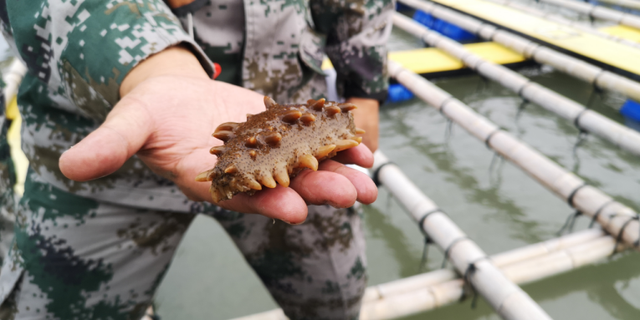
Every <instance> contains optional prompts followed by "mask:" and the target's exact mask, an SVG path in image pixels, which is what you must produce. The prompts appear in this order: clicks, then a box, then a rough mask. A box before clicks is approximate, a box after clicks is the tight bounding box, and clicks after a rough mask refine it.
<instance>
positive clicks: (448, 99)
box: [438, 96, 455, 119]
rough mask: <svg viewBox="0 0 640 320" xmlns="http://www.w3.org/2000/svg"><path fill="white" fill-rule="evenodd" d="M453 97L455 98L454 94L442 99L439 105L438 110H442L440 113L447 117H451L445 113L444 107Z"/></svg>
mask: <svg viewBox="0 0 640 320" xmlns="http://www.w3.org/2000/svg"><path fill="white" fill-rule="evenodd" d="M453 99H455V98H454V97H453V96H449V97H447V98H446V99H444V101H442V103H441V104H440V105H439V106H438V111H439V112H440V114H442V115H443V116H444V117H445V118H447V119H449V117H447V115H446V114H444V107H446V106H447V104H448V103H449V102H450V101H451V100H453Z"/></svg>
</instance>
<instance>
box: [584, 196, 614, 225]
mask: <svg viewBox="0 0 640 320" xmlns="http://www.w3.org/2000/svg"><path fill="white" fill-rule="evenodd" d="M614 202H616V201H615V200H613V199H611V200H609V201H607V202H605V203H604V204H603V205H601V206H600V208H598V210H596V213H594V214H593V217H592V218H591V222H590V223H589V229H591V228H592V227H593V226H594V224H595V223H596V221H598V217H599V216H600V213H602V210H604V208H606V207H607V206H608V205H610V204H612V203H614Z"/></svg>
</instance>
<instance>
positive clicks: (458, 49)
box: [393, 13, 640, 156]
mask: <svg viewBox="0 0 640 320" xmlns="http://www.w3.org/2000/svg"><path fill="white" fill-rule="evenodd" d="M393 24H394V26H396V27H399V28H401V29H403V30H405V31H407V32H409V33H411V34H413V35H415V36H417V37H419V38H421V39H422V40H424V41H425V42H426V43H427V44H429V45H431V46H433V47H437V48H439V49H441V50H443V51H445V52H447V53H448V54H450V55H452V56H454V57H456V58H458V59H460V60H462V62H464V64H465V65H466V66H468V67H469V68H471V69H473V70H476V71H477V72H478V73H480V74H481V75H483V76H485V77H487V78H489V79H491V80H493V81H496V82H498V83H500V84H501V85H502V86H504V87H505V88H508V89H509V90H511V91H513V92H515V93H517V94H519V95H521V96H522V97H523V98H525V99H527V100H529V101H531V102H533V103H535V104H538V105H540V106H541V107H543V108H545V109H547V110H549V111H551V112H553V113H555V114H557V115H559V116H561V117H563V118H565V119H567V120H569V121H571V122H572V123H574V124H575V125H577V126H578V128H580V129H581V130H585V131H587V132H590V133H593V134H595V135H597V136H599V137H601V138H603V139H605V140H608V141H609V142H611V143H613V144H614V145H616V146H618V147H620V148H622V149H624V150H627V151H629V152H631V153H633V154H635V155H637V156H640V133H639V132H638V131H635V130H633V129H629V128H627V127H625V126H623V125H621V124H619V123H617V122H615V121H613V120H611V119H609V118H607V117H605V116H603V115H601V114H599V113H597V112H595V111H592V110H588V109H587V108H585V107H584V106H582V105H580V104H579V103H577V102H575V101H573V100H571V99H568V98H566V97H564V96H562V95H560V94H558V93H556V92H554V91H551V90H549V89H547V88H545V87H543V86H541V85H539V84H537V83H533V82H531V80H529V79H527V78H525V77H523V76H522V75H520V74H518V73H517V72H515V71H512V70H510V69H509V68H506V67H504V66H501V65H499V64H496V63H493V62H490V61H487V60H485V59H483V58H481V57H480V56H478V55H476V54H474V53H472V52H471V51H469V50H467V49H466V48H465V47H464V46H462V45H461V44H459V43H457V42H455V41H453V40H451V39H449V38H447V37H444V36H442V35H441V34H439V33H437V32H435V31H431V30H429V29H427V28H426V27H424V26H423V25H421V24H419V23H418V22H416V21H414V20H412V19H410V18H407V17H405V16H403V15H401V14H399V13H395V15H394V16H393Z"/></svg>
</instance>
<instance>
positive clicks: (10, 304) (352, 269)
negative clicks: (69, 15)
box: [0, 172, 366, 319]
mask: <svg viewBox="0 0 640 320" xmlns="http://www.w3.org/2000/svg"><path fill="white" fill-rule="evenodd" d="M203 209H204V210H209V211H210V212H209V215H211V216H213V217H214V218H216V219H217V220H218V221H219V222H220V223H221V224H222V226H223V227H224V228H225V230H226V231H227V232H228V233H229V234H230V236H231V237H232V239H233V240H234V242H235V243H236V245H237V246H238V248H240V250H241V251H242V253H243V254H244V256H245V258H246V259H247V261H248V262H249V264H250V265H251V266H252V267H253V268H254V270H255V271H256V273H257V274H258V276H259V277H260V278H261V279H262V281H263V282H264V284H265V285H266V286H267V288H268V289H269V290H270V292H271V293H272V295H273V296H274V298H275V299H276V301H277V302H278V303H280V305H281V306H282V307H283V309H284V310H285V312H286V313H287V314H288V315H289V317H290V318H291V319H355V318H357V315H358V311H359V309H360V299H361V297H362V294H363V292H364V289H365V287H366V276H365V273H364V268H365V263H366V260H365V257H364V241H363V237H362V229H361V226H360V222H359V221H360V220H359V217H358V215H357V214H356V213H355V211H354V210H351V209H342V210H337V211H336V210H334V209H333V208H331V207H328V206H313V207H311V208H310V211H311V212H312V215H311V217H313V218H311V219H310V220H309V221H307V222H306V223H305V224H303V225H301V226H296V227H295V228H292V227H291V226H289V225H288V224H285V223H283V222H280V221H277V222H276V223H275V224H274V223H273V221H272V220H271V219H268V218H265V217H263V216H259V215H248V214H247V215H245V214H240V213H235V212H230V211H226V210H222V209H220V208H217V207H213V206H209V207H208V208H203ZM194 217H195V215H191V214H185V213H179V212H166V211H164V212H163V211H156V210H143V209H138V210H132V209H131V208H128V207H122V206H117V205H112V204H108V203H103V202H97V201H95V200H91V199H88V198H84V197H79V196H77V195H73V194H71V193H68V192H65V191H63V190H60V189H58V188H56V187H54V186H52V185H50V184H48V183H46V182H44V181H38V176H37V174H34V173H33V172H30V174H29V175H28V177H27V183H26V184H25V195H24V197H23V198H22V199H21V200H20V204H19V209H18V215H17V219H16V223H17V228H16V237H15V246H13V248H12V251H11V253H10V255H9V256H10V258H9V260H8V261H7V263H5V264H4V266H3V269H2V276H3V277H4V279H5V280H4V281H3V283H2V286H1V287H0V297H1V298H3V299H4V303H3V304H2V306H1V307H0V318H1V319H140V317H141V316H142V314H143V312H144V311H145V310H146V308H147V306H148V305H149V304H150V303H151V300H152V298H153V294H154V292H155V289H156V287H157V286H158V284H159V283H160V281H161V280H162V276H163V275H164V272H165V271H166V270H167V268H168V266H169V263H170V261H171V258H172V256H173V253H174V252H175V249H176V247H177V246H178V244H179V242H180V240H181V238H182V236H183V235H184V233H185V231H186V230H187V228H188V226H189V224H190V223H191V221H192V220H193V218H194ZM8 276H11V279H12V281H14V282H15V286H12V287H9V286H6V279H7V278H8ZM213 311H215V310H213Z"/></svg>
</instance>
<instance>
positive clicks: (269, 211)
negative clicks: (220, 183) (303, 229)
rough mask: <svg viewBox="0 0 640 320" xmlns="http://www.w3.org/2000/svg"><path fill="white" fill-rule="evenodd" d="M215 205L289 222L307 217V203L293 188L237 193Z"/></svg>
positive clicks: (297, 222) (280, 187)
mask: <svg viewBox="0 0 640 320" xmlns="http://www.w3.org/2000/svg"><path fill="white" fill-rule="evenodd" d="M265 189H266V188H265ZM217 205H219V206H221V207H223V208H225V209H229V210H233V211H237V212H243V213H256V214H261V215H263V216H266V217H269V218H273V219H279V220H282V221H284V222H286V223H289V224H300V223H302V222H304V220H305V219H306V218H307V210H308V209H307V204H306V203H305V201H304V200H303V199H302V198H301V197H300V195H298V194H297V193H296V192H295V191H294V190H293V189H291V188H285V187H282V186H277V187H276V188H274V189H266V190H262V191H259V192H256V193H255V194H254V195H252V196H250V195H247V194H246V193H239V194H236V195H235V196H233V198H232V199H231V200H227V201H221V202H220V203H218V204H217Z"/></svg>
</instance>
